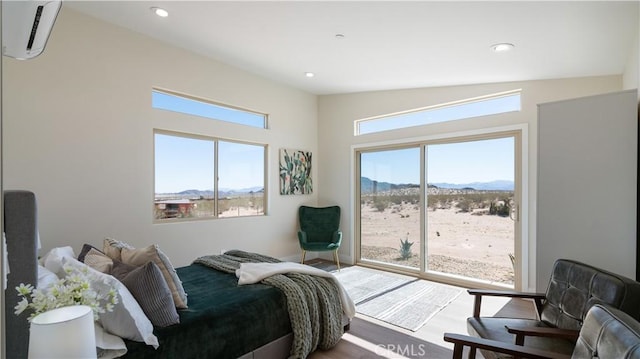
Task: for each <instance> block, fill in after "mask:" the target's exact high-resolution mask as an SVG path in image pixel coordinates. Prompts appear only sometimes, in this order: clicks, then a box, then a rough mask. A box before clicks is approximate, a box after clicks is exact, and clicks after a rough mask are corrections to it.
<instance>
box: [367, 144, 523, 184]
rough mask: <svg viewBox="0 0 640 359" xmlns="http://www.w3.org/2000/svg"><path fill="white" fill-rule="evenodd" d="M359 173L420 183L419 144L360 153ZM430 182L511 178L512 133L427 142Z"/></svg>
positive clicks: (488, 180) (512, 173) (383, 180)
mask: <svg viewBox="0 0 640 359" xmlns="http://www.w3.org/2000/svg"><path fill="white" fill-rule="evenodd" d="M361 159H362V161H361V166H362V168H361V175H362V176H363V177H368V178H370V179H372V180H377V181H379V182H390V183H415V184H418V183H420V150H419V148H418V147H415V148H410V149H403V150H390V151H379V152H375V153H372V152H368V153H363V154H362V157H361ZM427 166H428V167H427V181H428V182H429V183H442V182H446V183H454V184H462V183H471V182H490V181H494V180H509V181H513V176H514V139H513V137H508V138H501V139H492V140H482V141H473V142H460V143H451V144H437V145H429V146H428V147H427Z"/></svg>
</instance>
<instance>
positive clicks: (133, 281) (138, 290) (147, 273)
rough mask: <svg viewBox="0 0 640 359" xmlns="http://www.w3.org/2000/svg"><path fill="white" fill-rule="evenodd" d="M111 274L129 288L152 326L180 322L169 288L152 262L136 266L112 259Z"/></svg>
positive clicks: (164, 325) (163, 325)
mask: <svg viewBox="0 0 640 359" xmlns="http://www.w3.org/2000/svg"><path fill="white" fill-rule="evenodd" d="M111 275H112V276H114V277H116V278H117V279H118V280H119V281H121V282H122V283H123V284H124V285H125V286H126V287H127V289H129V291H130V292H131V294H133V297H134V298H135V299H136V300H137V301H138V304H140V307H142V310H143V311H144V313H145V314H146V315H147V317H148V318H149V320H150V321H151V323H153V325H154V326H157V327H166V326H169V325H173V324H177V323H180V317H179V316H178V311H177V310H176V305H175V303H174V301H173V296H172V295H171V290H169V286H168V285H167V282H166V281H165V280H164V277H163V275H162V272H161V271H160V268H158V266H157V265H156V264H155V263H154V262H151V261H149V262H147V264H145V265H143V266H141V267H136V266H133V265H129V264H125V263H122V262H120V261H113V269H112V270H111Z"/></svg>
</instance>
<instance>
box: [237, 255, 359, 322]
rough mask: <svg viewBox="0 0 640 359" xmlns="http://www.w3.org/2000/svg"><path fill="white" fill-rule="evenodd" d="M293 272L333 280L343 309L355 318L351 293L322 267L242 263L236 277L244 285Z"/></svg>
mask: <svg viewBox="0 0 640 359" xmlns="http://www.w3.org/2000/svg"><path fill="white" fill-rule="evenodd" d="M292 272H293V273H302V274H309V275H315V276H318V277H325V278H329V279H331V280H333V281H334V282H335V283H336V286H337V287H338V289H339V290H340V301H341V302H342V310H343V311H344V314H346V315H347V317H349V319H353V317H354V316H355V315H356V306H355V304H354V303H353V300H352V299H351V297H349V293H347V291H346V290H345V289H344V287H343V286H342V284H341V283H340V281H338V279H337V278H336V277H335V276H334V275H333V274H331V273H329V272H326V271H323V270H322V269H318V268H315V267H311V266H308V265H306V264H300V263H293V262H279V263H241V264H240V268H239V269H237V270H236V277H238V285H243V284H253V283H258V282H260V281H261V280H263V279H265V278H267V277H270V276H272V275H275V274H284V273H292Z"/></svg>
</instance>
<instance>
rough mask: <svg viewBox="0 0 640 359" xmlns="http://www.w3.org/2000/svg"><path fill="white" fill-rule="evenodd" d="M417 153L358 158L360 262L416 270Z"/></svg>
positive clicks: (406, 150)
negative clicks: (366, 261)
mask: <svg viewBox="0 0 640 359" xmlns="http://www.w3.org/2000/svg"><path fill="white" fill-rule="evenodd" d="M420 152H421V149H420V147H419V146H414V147H408V148H398V149H389V150H376V151H371V152H362V153H361V154H360V224H361V225H360V229H361V231H360V257H361V258H362V259H366V260H369V261H374V262H379V263H385V264H393V265H398V266H403V267H408V268H415V269H419V268H420V258H422V257H421V251H420V242H421V238H422V235H421V229H420V226H421V221H420V216H421V215H420V213H421V205H420V203H421V195H420V182H421V181H420V173H421V167H420V163H421V153H420Z"/></svg>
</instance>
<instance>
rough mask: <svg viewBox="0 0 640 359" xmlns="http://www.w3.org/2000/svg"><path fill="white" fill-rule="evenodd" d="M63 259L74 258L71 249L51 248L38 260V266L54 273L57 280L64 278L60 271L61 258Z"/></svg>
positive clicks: (61, 270) (62, 272)
mask: <svg viewBox="0 0 640 359" xmlns="http://www.w3.org/2000/svg"><path fill="white" fill-rule="evenodd" d="M65 257H70V258H75V257H76V254H75V253H74V252H73V248H71V247H69V246H66V247H57V248H53V249H52V250H50V251H49V252H48V253H47V254H45V255H44V256H43V257H42V258H40V264H42V265H43V266H44V267H45V268H47V269H48V270H50V271H52V272H53V273H55V274H56V275H57V276H58V278H64V276H65V273H64V270H63V269H62V258H65Z"/></svg>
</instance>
